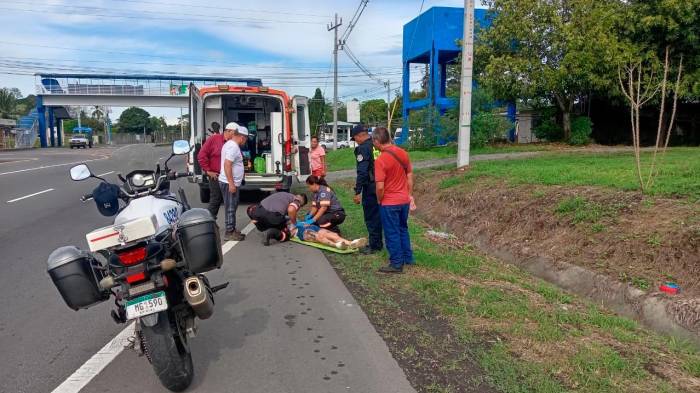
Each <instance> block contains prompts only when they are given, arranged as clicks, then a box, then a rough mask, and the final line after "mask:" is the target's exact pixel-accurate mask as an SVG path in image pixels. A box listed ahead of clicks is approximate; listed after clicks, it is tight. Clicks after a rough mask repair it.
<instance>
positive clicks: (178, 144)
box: [173, 139, 190, 156]
mask: <svg viewBox="0 0 700 393" xmlns="http://www.w3.org/2000/svg"><path fill="white" fill-rule="evenodd" d="M189 152H190V143H189V142H188V141H186V140H184V139H181V140H178V141H175V142H173V155H176V156H179V155H183V154H187V153H189Z"/></svg>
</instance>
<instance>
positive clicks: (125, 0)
mask: <svg viewBox="0 0 700 393" xmlns="http://www.w3.org/2000/svg"><path fill="white" fill-rule="evenodd" d="M112 1H113V2H115V3H136V4H152V5H167V6H177V7H189V8H198V9H202V8H205V9H213V10H216V11H218V12H221V11H237V12H240V11H242V12H251V13H264V14H270V13H275V14H280V15H297V16H315V17H320V18H327V17H328V15H319V14H302V13H298V12H289V11H280V10H262V9H252V8H231V7H220V6H211V5H205V4H200V3H173V2H169V1H167V2H166V1H141V0H112Z"/></svg>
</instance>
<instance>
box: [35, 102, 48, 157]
mask: <svg viewBox="0 0 700 393" xmlns="http://www.w3.org/2000/svg"><path fill="white" fill-rule="evenodd" d="M36 113H37V115H38V116H39V117H38V120H39V142H40V143H41V147H47V144H46V107H45V106H44V100H43V99H42V97H41V96H37V97H36Z"/></svg>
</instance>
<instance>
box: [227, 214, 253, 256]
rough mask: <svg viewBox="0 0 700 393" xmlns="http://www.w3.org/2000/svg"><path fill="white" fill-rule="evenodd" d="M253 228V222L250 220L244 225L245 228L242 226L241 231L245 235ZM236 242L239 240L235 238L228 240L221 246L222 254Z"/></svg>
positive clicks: (229, 249)
mask: <svg viewBox="0 0 700 393" xmlns="http://www.w3.org/2000/svg"><path fill="white" fill-rule="evenodd" d="M253 228H255V224H253V223H252V222H250V223H248V225H246V226H245V228H243V230H242V231H241V233H242V234H244V235H247V234H249V233H250V231H252V230H253ZM238 243H239V242H238V241H237V240H229V241H227V242H226V243H224V244H223V245H222V246H221V251H222V252H223V254H224V255H226V253H227V252H229V251H231V249H232V248H233V247H234V246H235V245H236V244H238Z"/></svg>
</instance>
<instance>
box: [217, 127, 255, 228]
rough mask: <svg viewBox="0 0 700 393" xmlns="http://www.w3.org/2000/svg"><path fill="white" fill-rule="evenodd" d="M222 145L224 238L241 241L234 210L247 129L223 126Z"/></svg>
mask: <svg viewBox="0 0 700 393" xmlns="http://www.w3.org/2000/svg"><path fill="white" fill-rule="evenodd" d="M223 136H224V140H225V141H226V143H224V146H223V147H222V148H221V175H219V187H221V195H222V196H223V199H224V207H225V211H226V216H225V217H226V233H225V234H224V240H227V241H228V240H235V241H241V240H243V239H245V236H244V235H243V234H242V233H241V232H240V231H238V230H237V229H236V210H237V209H238V201H239V199H240V195H241V193H240V187H241V184H242V183H243V176H244V175H245V168H244V166H243V154H242V153H241V146H243V145H245V144H246V143H247V142H248V129H246V128H245V127H241V126H239V125H238V124H236V123H234V122H231V123H228V124H226V128H224V133H223Z"/></svg>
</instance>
